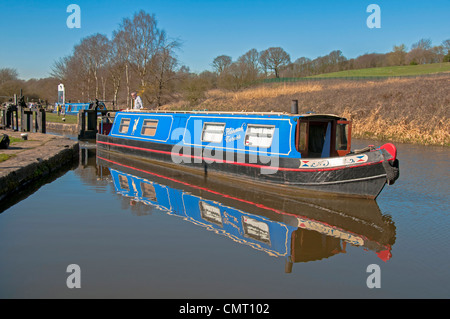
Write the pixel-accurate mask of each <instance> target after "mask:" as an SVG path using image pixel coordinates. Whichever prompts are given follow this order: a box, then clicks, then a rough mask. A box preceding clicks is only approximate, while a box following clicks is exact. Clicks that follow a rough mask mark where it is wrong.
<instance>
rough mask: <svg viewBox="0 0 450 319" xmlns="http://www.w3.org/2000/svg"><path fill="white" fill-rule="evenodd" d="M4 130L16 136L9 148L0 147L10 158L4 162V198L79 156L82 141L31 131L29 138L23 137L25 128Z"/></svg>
mask: <svg viewBox="0 0 450 319" xmlns="http://www.w3.org/2000/svg"><path fill="white" fill-rule="evenodd" d="M0 133H2V134H7V135H8V136H9V138H10V139H11V140H12V143H11V144H10V145H9V147H8V148H7V149H2V150H0V154H3V155H4V157H5V158H7V159H6V160H4V161H2V162H0V201H2V200H4V199H5V198H7V197H8V196H12V195H14V194H17V193H19V192H20V191H21V190H22V189H23V188H25V187H27V186H28V185H30V184H32V183H33V182H36V181H38V180H39V179H41V178H43V177H45V176H48V175H50V174H52V173H54V172H57V171H59V170H61V169H63V168H65V167H71V165H72V164H73V163H74V162H75V161H76V160H78V152H79V144H78V141H74V140H71V139H68V138H65V137H61V136H56V135H50V134H41V133H27V134H28V137H27V140H22V138H21V134H22V133H21V132H15V131H12V130H2V131H0Z"/></svg>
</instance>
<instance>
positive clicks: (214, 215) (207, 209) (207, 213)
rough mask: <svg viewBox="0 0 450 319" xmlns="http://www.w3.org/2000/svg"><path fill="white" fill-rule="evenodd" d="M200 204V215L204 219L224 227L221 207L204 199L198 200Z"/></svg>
mask: <svg viewBox="0 0 450 319" xmlns="http://www.w3.org/2000/svg"><path fill="white" fill-rule="evenodd" d="M198 205H199V207H200V215H201V217H202V219H203V220H206V221H208V222H210V223H213V224H216V225H217V226H220V227H223V222H222V215H221V214H220V209H219V208H218V207H216V206H213V205H210V204H208V203H206V202H202V201H200V202H198Z"/></svg>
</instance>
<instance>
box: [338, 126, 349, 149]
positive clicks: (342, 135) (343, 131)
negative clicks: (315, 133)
mask: <svg viewBox="0 0 450 319" xmlns="http://www.w3.org/2000/svg"><path fill="white" fill-rule="evenodd" d="M347 136H348V125H347V124H345V123H338V124H337V126H336V150H337V151H343V150H346V149H347V144H348V143H347Z"/></svg>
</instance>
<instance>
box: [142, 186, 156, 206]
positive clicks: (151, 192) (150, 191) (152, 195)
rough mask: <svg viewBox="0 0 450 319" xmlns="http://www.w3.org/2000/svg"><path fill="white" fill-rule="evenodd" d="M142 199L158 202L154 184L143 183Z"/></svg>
mask: <svg viewBox="0 0 450 319" xmlns="http://www.w3.org/2000/svg"><path fill="white" fill-rule="evenodd" d="M141 191H142V197H144V198H145V199H148V200H151V201H153V202H156V201H157V200H156V192H155V188H154V187H153V185H152V184H149V183H144V182H141Z"/></svg>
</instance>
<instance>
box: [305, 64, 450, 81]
mask: <svg viewBox="0 0 450 319" xmlns="http://www.w3.org/2000/svg"><path fill="white" fill-rule="evenodd" d="M441 72H450V62H447V63H433V64H421V65H404V66H388V67H382V68H369V69H358V70H349V71H340V72H333V73H326V74H318V75H314V76H310V77H309V78H338V77H371V76H414V75H423V74H433V73H441Z"/></svg>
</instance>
